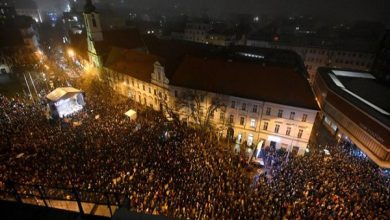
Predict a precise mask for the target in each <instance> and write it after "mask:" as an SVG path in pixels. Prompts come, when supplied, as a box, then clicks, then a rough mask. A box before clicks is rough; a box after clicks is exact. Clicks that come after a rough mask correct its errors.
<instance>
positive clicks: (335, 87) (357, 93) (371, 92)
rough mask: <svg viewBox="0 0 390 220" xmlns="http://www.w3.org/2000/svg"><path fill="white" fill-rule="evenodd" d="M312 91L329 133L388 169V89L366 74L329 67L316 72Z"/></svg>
mask: <svg viewBox="0 0 390 220" xmlns="http://www.w3.org/2000/svg"><path fill="white" fill-rule="evenodd" d="M313 88H314V91H315V94H316V97H317V100H318V101H319V104H320V107H321V110H322V112H321V118H322V122H323V124H324V125H325V126H326V127H327V128H328V130H329V131H330V132H331V133H332V134H333V135H334V136H335V137H336V138H337V139H339V140H340V141H341V140H346V141H350V142H352V143H353V144H355V145H356V146H357V147H358V148H359V149H360V150H362V151H363V152H364V153H365V154H366V155H367V156H368V157H369V158H370V159H371V160H373V161H374V162H375V163H376V164H377V165H378V166H380V167H383V168H390V106H389V102H388V100H389V97H390V90H389V89H388V88H386V87H384V86H382V85H381V84H379V83H377V82H376V79H375V77H374V76H373V75H371V74H370V73H368V72H356V71H347V70H340V69H331V68H320V69H319V70H318V74H317V75H316V78H315V81H314V84H313Z"/></svg>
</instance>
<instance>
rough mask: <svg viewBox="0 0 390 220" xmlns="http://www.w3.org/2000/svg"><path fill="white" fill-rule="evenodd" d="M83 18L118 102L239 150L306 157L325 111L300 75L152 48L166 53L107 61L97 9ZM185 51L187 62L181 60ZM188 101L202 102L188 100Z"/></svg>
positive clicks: (123, 51) (122, 53)
mask: <svg viewBox="0 0 390 220" xmlns="http://www.w3.org/2000/svg"><path fill="white" fill-rule="evenodd" d="M84 16H85V22H86V29H87V42H88V47H87V48H88V53H89V55H88V57H89V60H90V62H91V63H95V66H97V67H101V69H102V73H103V78H104V79H105V80H107V81H108V83H109V84H110V86H111V87H112V88H113V89H114V90H115V91H117V92H118V93H119V94H121V95H123V96H126V97H129V98H130V99H132V100H134V101H135V102H137V103H139V104H142V105H143V106H145V107H149V108H152V109H154V110H158V111H162V112H163V113H164V114H166V115H167V116H168V117H170V114H171V113H172V114H175V115H177V116H178V118H179V119H180V120H182V121H185V122H187V123H189V124H194V125H197V124H201V123H204V124H205V123H206V122H208V123H209V125H210V126H212V127H213V128H214V129H215V131H216V133H217V134H218V135H217V136H218V137H224V138H227V139H229V140H230V141H234V142H236V143H237V144H243V145H247V146H257V144H258V143H259V142H261V141H263V143H264V146H268V147H270V148H274V149H280V148H284V149H286V150H288V151H290V152H292V153H293V154H297V155H303V154H304V153H305V150H306V148H307V146H308V144H309V137H310V134H311V132H312V127H313V124H314V121H315V118H316V115H317V112H318V110H319V109H318V105H317V103H316V101H315V98H314V95H313V93H312V90H311V88H310V85H309V84H308V82H307V80H306V77H305V76H304V74H302V73H301V72H300V71H298V70H297V69H298V68H294V67H287V66H286V65H277V64H274V63H272V64H271V63H269V64H267V63H266V62H265V61H262V62H260V61H258V60H253V59H247V58H245V56H241V57H238V58H234V59H233V58H232V56H227V57H228V58H227V57H223V56H220V55H218V56H216V55H215V54H214V55H211V56H208V55H207V53H206V54H204V53H201V51H200V50H198V49H197V50H196V52H194V53H192V52H191V51H190V48H189V47H188V45H186V44H183V45H176V46H173V45H171V44H170V45H169V46H168V47H167V48H166V49H162V50H161V51H164V52H165V55H164V54H161V53H159V52H158V50H155V48H153V45H154V47H156V48H160V49H161V48H163V44H164V42H163V41H161V42H157V43H150V46H149V45H146V46H147V47H148V49H147V51H146V52H145V51H144V50H141V49H131V48H125V47H120V46H118V45H116V46H112V47H111V49H110V50H109V52H108V54H107V55H106V56H104V57H105V59H104V60H103V59H102V57H103V56H101V55H100V54H99V51H97V50H96V49H95V46H96V44H97V43H99V42H100V41H105V39H104V36H105V35H101V32H102V31H101V28H100V26H99V24H100V21H99V16H97V13H96V12H95V8H94V7H93V5H92V4H91V1H87V5H86V6H85V8H84ZM145 42H148V41H145ZM171 48H178V49H177V50H174V51H173V50H172V49H171ZM179 48H181V49H179ZM169 49H171V50H169ZM179 50H183V55H182V56H175V55H174V53H176V52H177V51H179ZM274 52H275V53H277V52H278V51H274ZM95 56H96V57H98V58H99V60H98V63H96V60H95V58H94V57H95ZM265 60H267V59H265ZM292 81H294V82H295V85H294V87H292V85H291V82H292ZM189 94H193V95H194V97H195V99H196V100H195V99H188V97H189ZM216 100H218V101H216ZM217 102H218V104H217ZM183 103H184V104H183ZM194 106H195V107H194ZM194 115H195V116H194Z"/></svg>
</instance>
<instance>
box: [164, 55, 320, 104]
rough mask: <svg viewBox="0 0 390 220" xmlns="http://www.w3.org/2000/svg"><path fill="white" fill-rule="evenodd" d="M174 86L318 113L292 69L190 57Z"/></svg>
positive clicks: (306, 85) (173, 80) (306, 86)
mask: <svg viewBox="0 0 390 220" xmlns="http://www.w3.org/2000/svg"><path fill="white" fill-rule="evenodd" d="M291 82H294V83H293V84H292V83H291ZM170 83H171V84H173V85H177V86H182V87H188V88H192V89H199V90H204V91H211V92H216V93H220V94H227V95H232V96H236V97H242V98H249V99H255V100H261V101H269V102H273V103H278V104H283V105H291V106H296V107H302V108H308V109H313V110H318V105H317V103H316V101H315V99H314V95H313V93H312V90H311V88H310V85H309V83H308V81H307V80H306V79H305V78H304V76H303V75H302V74H301V73H299V72H297V71H295V70H294V69H293V68H290V67H280V66H274V65H263V64H260V63H248V62H242V61H230V60H224V59H220V58H212V59H204V58H199V57H193V56H186V57H185V59H184V60H183V62H182V63H181V64H180V65H179V67H178V69H177V71H176V72H175V73H174V75H173V76H172V77H171V79H170Z"/></svg>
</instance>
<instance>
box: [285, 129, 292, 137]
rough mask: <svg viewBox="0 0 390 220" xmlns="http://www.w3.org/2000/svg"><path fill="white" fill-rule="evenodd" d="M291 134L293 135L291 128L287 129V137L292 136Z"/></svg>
mask: <svg viewBox="0 0 390 220" xmlns="http://www.w3.org/2000/svg"><path fill="white" fill-rule="evenodd" d="M290 133H291V127H287V130H286V135H287V136H290Z"/></svg>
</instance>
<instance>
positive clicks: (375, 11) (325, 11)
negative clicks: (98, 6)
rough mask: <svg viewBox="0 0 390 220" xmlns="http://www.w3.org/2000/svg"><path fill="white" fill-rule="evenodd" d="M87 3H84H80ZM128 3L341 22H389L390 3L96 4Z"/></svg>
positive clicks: (46, 2)
mask: <svg viewBox="0 0 390 220" xmlns="http://www.w3.org/2000/svg"><path fill="white" fill-rule="evenodd" d="M36 1H37V3H38V4H39V6H40V7H42V8H45V9H47V8H58V7H60V6H63V5H64V4H65V3H66V2H67V1H66V0H36ZM78 1H84V0H78ZM97 1H100V2H105V1H107V2H114V1H117V2H124V4H126V5H129V7H134V8H142V7H149V8H161V7H164V5H167V4H168V5H178V6H179V7H180V8H181V9H183V10H186V11H194V10H199V11H200V10H205V9H206V10H207V11H208V12H209V13H226V12H249V13H254V14H259V15H262V14H265V15H269V16H274V15H289V16H290V15H309V16H315V15H318V16H320V17H335V18H340V19H350V20H351V19H375V20H383V19H388V14H390V13H388V12H389V11H390V1H389V0H211V1H210V0H142V1H140V0H95V2H97Z"/></svg>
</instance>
